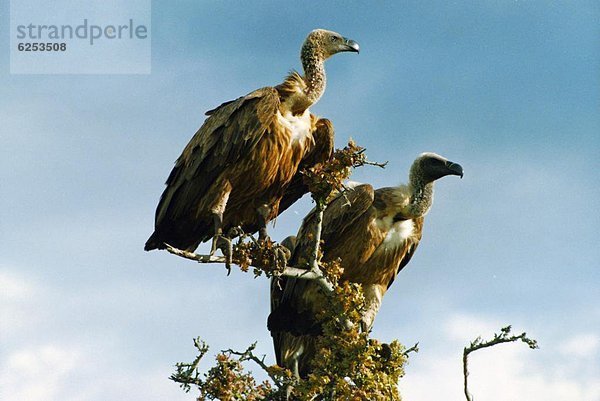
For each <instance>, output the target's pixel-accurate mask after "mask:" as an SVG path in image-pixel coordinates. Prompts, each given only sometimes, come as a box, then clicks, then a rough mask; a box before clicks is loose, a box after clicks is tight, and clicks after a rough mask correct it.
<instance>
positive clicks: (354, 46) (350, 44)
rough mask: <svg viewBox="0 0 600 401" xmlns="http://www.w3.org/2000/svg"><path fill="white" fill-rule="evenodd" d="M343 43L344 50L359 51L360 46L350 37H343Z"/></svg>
mask: <svg viewBox="0 0 600 401" xmlns="http://www.w3.org/2000/svg"><path fill="white" fill-rule="evenodd" d="M344 45H345V46H346V48H345V49H344V51H347V52H356V53H360V46H359V45H358V43H357V42H355V41H353V40H352V39H348V38H344Z"/></svg>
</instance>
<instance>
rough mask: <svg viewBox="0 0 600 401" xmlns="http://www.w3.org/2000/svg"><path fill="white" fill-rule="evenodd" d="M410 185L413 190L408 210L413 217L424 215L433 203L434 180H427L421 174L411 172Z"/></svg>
mask: <svg viewBox="0 0 600 401" xmlns="http://www.w3.org/2000/svg"><path fill="white" fill-rule="evenodd" d="M408 185H409V187H410V190H411V197H410V204H409V206H408V212H409V213H410V215H411V217H413V218H414V217H421V216H424V215H425V214H426V213H427V212H428V211H429V209H430V208H431V205H432V204H433V182H425V180H423V178H422V177H421V176H419V175H417V174H415V173H413V172H411V174H410V181H409V184H408Z"/></svg>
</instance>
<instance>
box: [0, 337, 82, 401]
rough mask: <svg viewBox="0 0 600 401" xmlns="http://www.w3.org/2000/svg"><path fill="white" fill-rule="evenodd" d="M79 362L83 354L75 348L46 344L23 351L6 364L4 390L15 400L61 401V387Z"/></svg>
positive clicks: (0, 375) (1, 378)
mask: <svg viewBox="0 0 600 401" xmlns="http://www.w3.org/2000/svg"><path fill="white" fill-rule="evenodd" d="M79 363H81V355H80V353H79V352H78V351H76V350H74V349H66V348H61V347H57V346H55V345H44V346H41V347H38V348H35V349H24V350H19V351H17V352H14V353H12V354H11V355H9V357H8V358H7V360H6V362H5V363H4V364H3V365H2V367H1V370H0V388H2V391H3V392H4V393H5V396H9V395H10V399H12V400H15V401H27V400H32V401H33V400H55V399H59V398H58V397H59V396H60V394H61V392H62V391H61V384H62V383H64V382H66V381H67V380H68V377H69V375H70V373H71V372H72V371H73V370H74V369H76V367H77V365H78V364H79ZM4 399H8V398H4Z"/></svg>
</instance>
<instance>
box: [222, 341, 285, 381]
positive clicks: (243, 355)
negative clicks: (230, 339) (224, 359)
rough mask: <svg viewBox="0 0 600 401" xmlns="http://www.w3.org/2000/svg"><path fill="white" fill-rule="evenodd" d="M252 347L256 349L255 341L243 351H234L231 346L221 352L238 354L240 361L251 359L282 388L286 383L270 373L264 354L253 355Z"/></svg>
mask: <svg viewBox="0 0 600 401" xmlns="http://www.w3.org/2000/svg"><path fill="white" fill-rule="evenodd" d="M254 349H256V342H255V343H253V344H252V345H250V346H249V347H248V348H247V349H246V350H245V351H243V352H239V351H234V350H232V349H231V348H230V349H227V350H224V351H221V352H222V353H225V354H229V355H236V356H239V361H240V362H245V361H252V362H254V363H256V364H257V365H258V366H260V368H261V369H262V370H264V371H265V372H266V373H267V374H268V375H269V378H271V380H273V383H275V385H276V386H277V387H279V388H283V387H284V386H285V385H286V383H283V381H282V380H281V378H280V377H279V376H278V375H276V374H273V373H272V370H271V368H270V367H269V366H267V364H266V363H265V358H266V355H263V356H262V358H259V357H257V356H256V355H254Z"/></svg>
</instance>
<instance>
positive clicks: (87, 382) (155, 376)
mask: <svg viewBox="0 0 600 401" xmlns="http://www.w3.org/2000/svg"><path fill="white" fill-rule="evenodd" d="M123 354H124V353H123V352H122V350H119V349H118V348H112V349H110V347H109V349H105V350H102V352H99V351H98V350H97V349H93V348H91V347H84V346H82V345H81V344H45V345H41V346H38V347H31V348H27V349H21V350H18V351H15V352H13V353H12V354H10V355H9V356H8V358H6V360H5V362H4V363H3V364H2V365H0V399H3V400H11V401H38V400H45V401H84V400H85V401H90V400H97V401H101V400H118V399H123V400H128V401H129V400H131V401H133V400H140V401H142V400H150V399H155V400H162V399H170V400H174V401H175V400H182V401H183V400H186V399H190V396H186V395H185V393H183V392H182V391H181V390H179V388H178V387H177V385H176V384H175V383H172V382H170V381H169V380H167V377H168V372H167V371H166V370H165V371H160V370H158V371H157V370H153V369H152V368H151V367H149V368H147V369H141V370H138V371H134V370H126V369H125V368H124V367H123V366H122V365H125V364H126V362H127V361H125V360H124V359H122V358H120V357H119V356H120V355H123ZM169 368H170V367H169Z"/></svg>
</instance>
